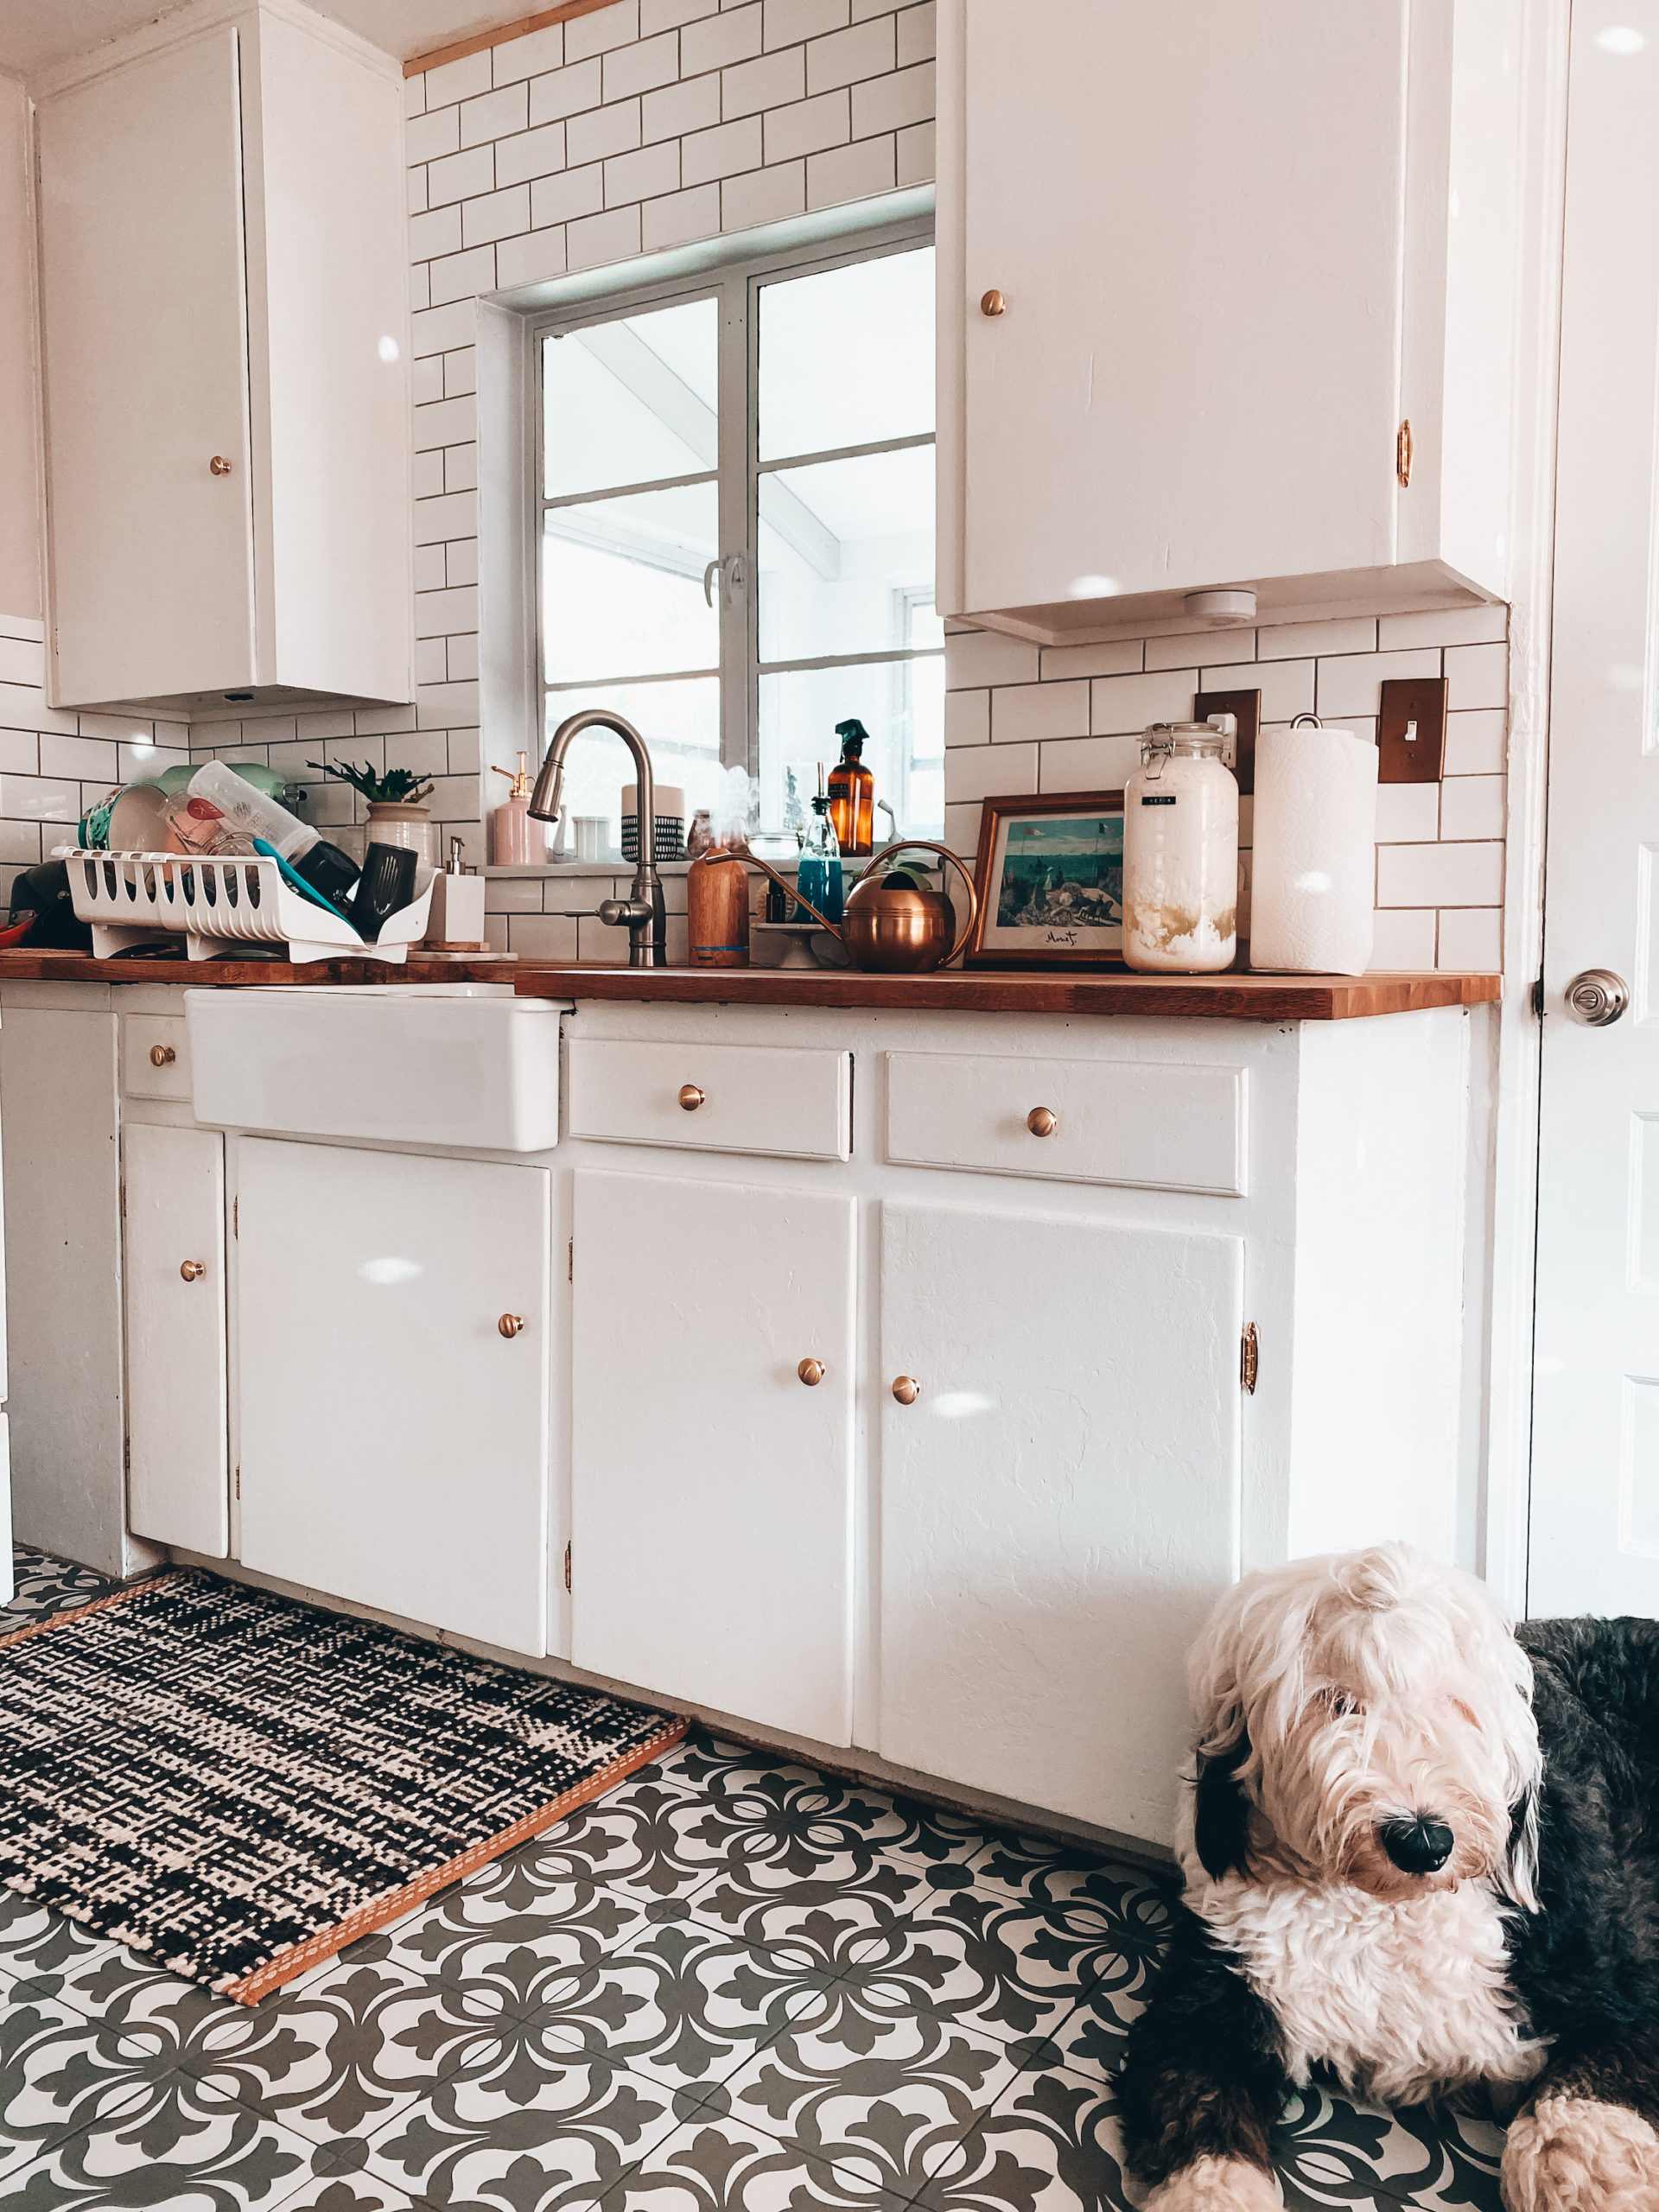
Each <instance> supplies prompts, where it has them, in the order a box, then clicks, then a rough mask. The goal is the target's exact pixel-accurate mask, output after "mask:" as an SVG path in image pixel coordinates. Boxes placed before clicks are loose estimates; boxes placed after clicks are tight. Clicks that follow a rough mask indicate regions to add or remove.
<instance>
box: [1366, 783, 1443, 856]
mask: <svg viewBox="0 0 1659 2212" xmlns="http://www.w3.org/2000/svg"><path fill="white" fill-rule="evenodd" d="M1438 836H1440V785H1438V784H1379V785H1378V786H1377V792H1376V842H1377V843H1378V844H1379V845H1414V844H1420V843H1421V842H1423V841H1424V840H1425V839H1428V840H1431V841H1432V840H1433V838H1435V837H1438Z"/></svg>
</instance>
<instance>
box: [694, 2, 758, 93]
mask: <svg viewBox="0 0 1659 2212" xmlns="http://www.w3.org/2000/svg"><path fill="white" fill-rule="evenodd" d="M761 38H762V30H761V5H760V0H749V4H748V5H747V7H743V8H722V9H721V11H720V13H719V15H718V16H709V17H705V18H704V19H703V20H702V22H696V23H688V24H687V25H686V27H685V29H683V31H682V32H681V33H680V74H681V76H682V77H700V76H701V75H702V73H703V71H704V70H705V69H727V68H729V67H731V65H732V64H733V63H734V61H747V60H749V58H750V56H751V55H753V54H759V53H760V45H761Z"/></svg>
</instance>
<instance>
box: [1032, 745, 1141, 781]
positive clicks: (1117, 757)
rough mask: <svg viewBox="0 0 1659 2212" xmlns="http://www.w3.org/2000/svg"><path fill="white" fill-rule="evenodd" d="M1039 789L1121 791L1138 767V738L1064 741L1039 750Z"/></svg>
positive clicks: (1139, 753) (1139, 756)
mask: <svg viewBox="0 0 1659 2212" xmlns="http://www.w3.org/2000/svg"><path fill="white" fill-rule="evenodd" d="M1042 756H1043V757H1042V762H1041V766H1040V771H1039V786H1038V788H1039V790H1041V791H1122V788H1123V785H1124V783H1125V781H1126V780H1127V779H1128V776H1129V774H1130V773H1131V772H1132V771H1133V770H1134V769H1135V767H1137V766H1139V764H1140V760H1141V741H1140V739H1139V738H1138V737H1078V738H1063V739H1061V740H1060V741H1058V743H1052V744H1048V745H1045V746H1044V747H1042Z"/></svg>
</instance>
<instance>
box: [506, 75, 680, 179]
mask: <svg viewBox="0 0 1659 2212" xmlns="http://www.w3.org/2000/svg"><path fill="white" fill-rule="evenodd" d="M719 121H720V75H719V73H718V71H714V70H711V71H710V72H709V74H708V75H707V76H706V77H693V78H692V79H690V81H689V82H682V83H680V84H677V85H667V86H664V88H663V90H662V91H661V92H647V93H646V94H645V98H644V99H642V100H641V101H640V103H639V135H640V137H641V138H642V139H643V140H644V141H645V144H646V145H648V146H650V145H654V144H655V143H657V141H658V139H660V138H683V137H686V136H687V135H688V134H689V133H690V132H691V131H693V130H712V129H713V128H714V126H715V124H717V123H718V122H719ZM498 158H499V156H498Z"/></svg>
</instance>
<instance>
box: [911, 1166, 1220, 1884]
mask: <svg viewBox="0 0 1659 2212" xmlns="http://www.w3.org/2000/svg"><path fill="white" fill-rule="evenodd" d="M1242 1325H1243V1245H1242V1243H1240V1242H1239V1240H1238V1239H1237V1238H1236V1237H1231V1236H1202V1235H1192V1234H1189V1233H1177V1232H1173V1231H1166V1230H1149V1229H1122V1228H1116V1227H1112V1226H1109V1225H1104V1224H1095V1223H1087V1222H1077V1221H1065V1220H1060V1219H1056V1218H1054V1217H1048V1216H1043V1215H1037V1214H1026V1213H1013V1212H1008V1213H1002V1212H995V1213H992V1212H973V1213H967V1212H959V1211H954V1210H951V1209H947V1208H944V1207H931V1206H905V1205H887V1206H884V1207H883V1208H882V1210H881V1355H882V1373H881V1380H880V1389H881V1475H880V1484H881V1552H880V1652H881V1659H880V1667H881V1689H880V1745H879V1748H880V1751H881V1753H882V1755H883V1757H884V1758H890V1759H894V1760H897V1761H899V1763H900V1764H904V1765H906V1766H913V1767H919V1768H920V1769H921V1770H923V1771H924V1772H925V1773H929V1774H937V1775H940V1776H942V1777H945V1778H946V1779H948V1780H950V1781H952V1782H961V1783H969V1784H970V1785H972V1786H973V1787H974V1788H976V1789H988V1790H995V1791H997V1792H999V1793H1000V1794H1001V1796H1006V1797H1014V1798H1019V1799H1023V1800H1024V1801H1025V1802H1027V1803H1029V1804H1033V1805H1039V1806H1042V1807H1045V1808H1050V1809H1052V1810H1053V1811H1055V1812H1060V1813H1068V1814H1071V1815H1074V1816H1075V1817H1077V1818H1078V1819H1081V1820H1086V1821H1096V1822H1098V1823H1099V1824H1100V1825H1101V1826H1102V1827H1109V1828H1116V1830H1118V1831H1119V1832H1120V1833H1121V1834H1125V1835H1132V1836H1141V1837H1146V1838H1147V1839H1150V1840H1156V1841H1160V1842H1161V1841H1166V1840H1167V1839H1168V1837H1169V1834H1170V1831H1171V1826H1172V1821H1173V1811H1174V1805H1175V1795H1176V1791H1175V1777H1176V1771H1177V1768H1178V1765H1179V1761H1180V1758H1181V1757H1182V1754H1183V1751H1184V1750H1185V1744H1186V1734H1187V1711H1186V1689H1185V1675H1184V1671H1183V1662H1184V1659H1185V1653H1186V1649H1187V1646H1188V1645H1189V1643H1191V1642H1192V1637H1193V1636H1194V1634H1195V1633H1196V1631H1197V1630H1198V1626H1199V1624H1200V1623H1201V1622H1202V1620H1203V1618H1204V1616H1205V1611H1206V1610H1207V1609H1208V1607H1209V1605H1210V1604H1211V1601H1212V1599H1214V1598H1215V1597H1216V1595H1217V1592H1219V1591H1220V1590H1221V1589H1222V1588H1223V1587H1224V1586H1225V1585H1226V1584H1227V1583H1228V1582H1229V1581H1230V1580H1231V1579H1232V1577H1233V1576H1234V1575H1235V1574H1236V1573H1237V1560H1238V1513H1239V1475H1240V1471H1239V1443H1240V1439H1239V1418H1240V1416H1239V1404H1240V1394H1239V1337H1240V1332H1241V1328H1242ZM899 1376H910V1377H912V1378H913V1379H914V1380H915V1381H916V1382H917V1383H919V1385H920V1390H919V1394H918V1396H917V1397H916V1399H915V1401H914V1402H913V1403H912V1404H910V1405H904V1404H900V1403H899V1402H897V1401H896V1400H895V1398H894V1397H893V1393H892V1385H893V1381H894V1380H895V1378H897V1377H899Z"/></svg>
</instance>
